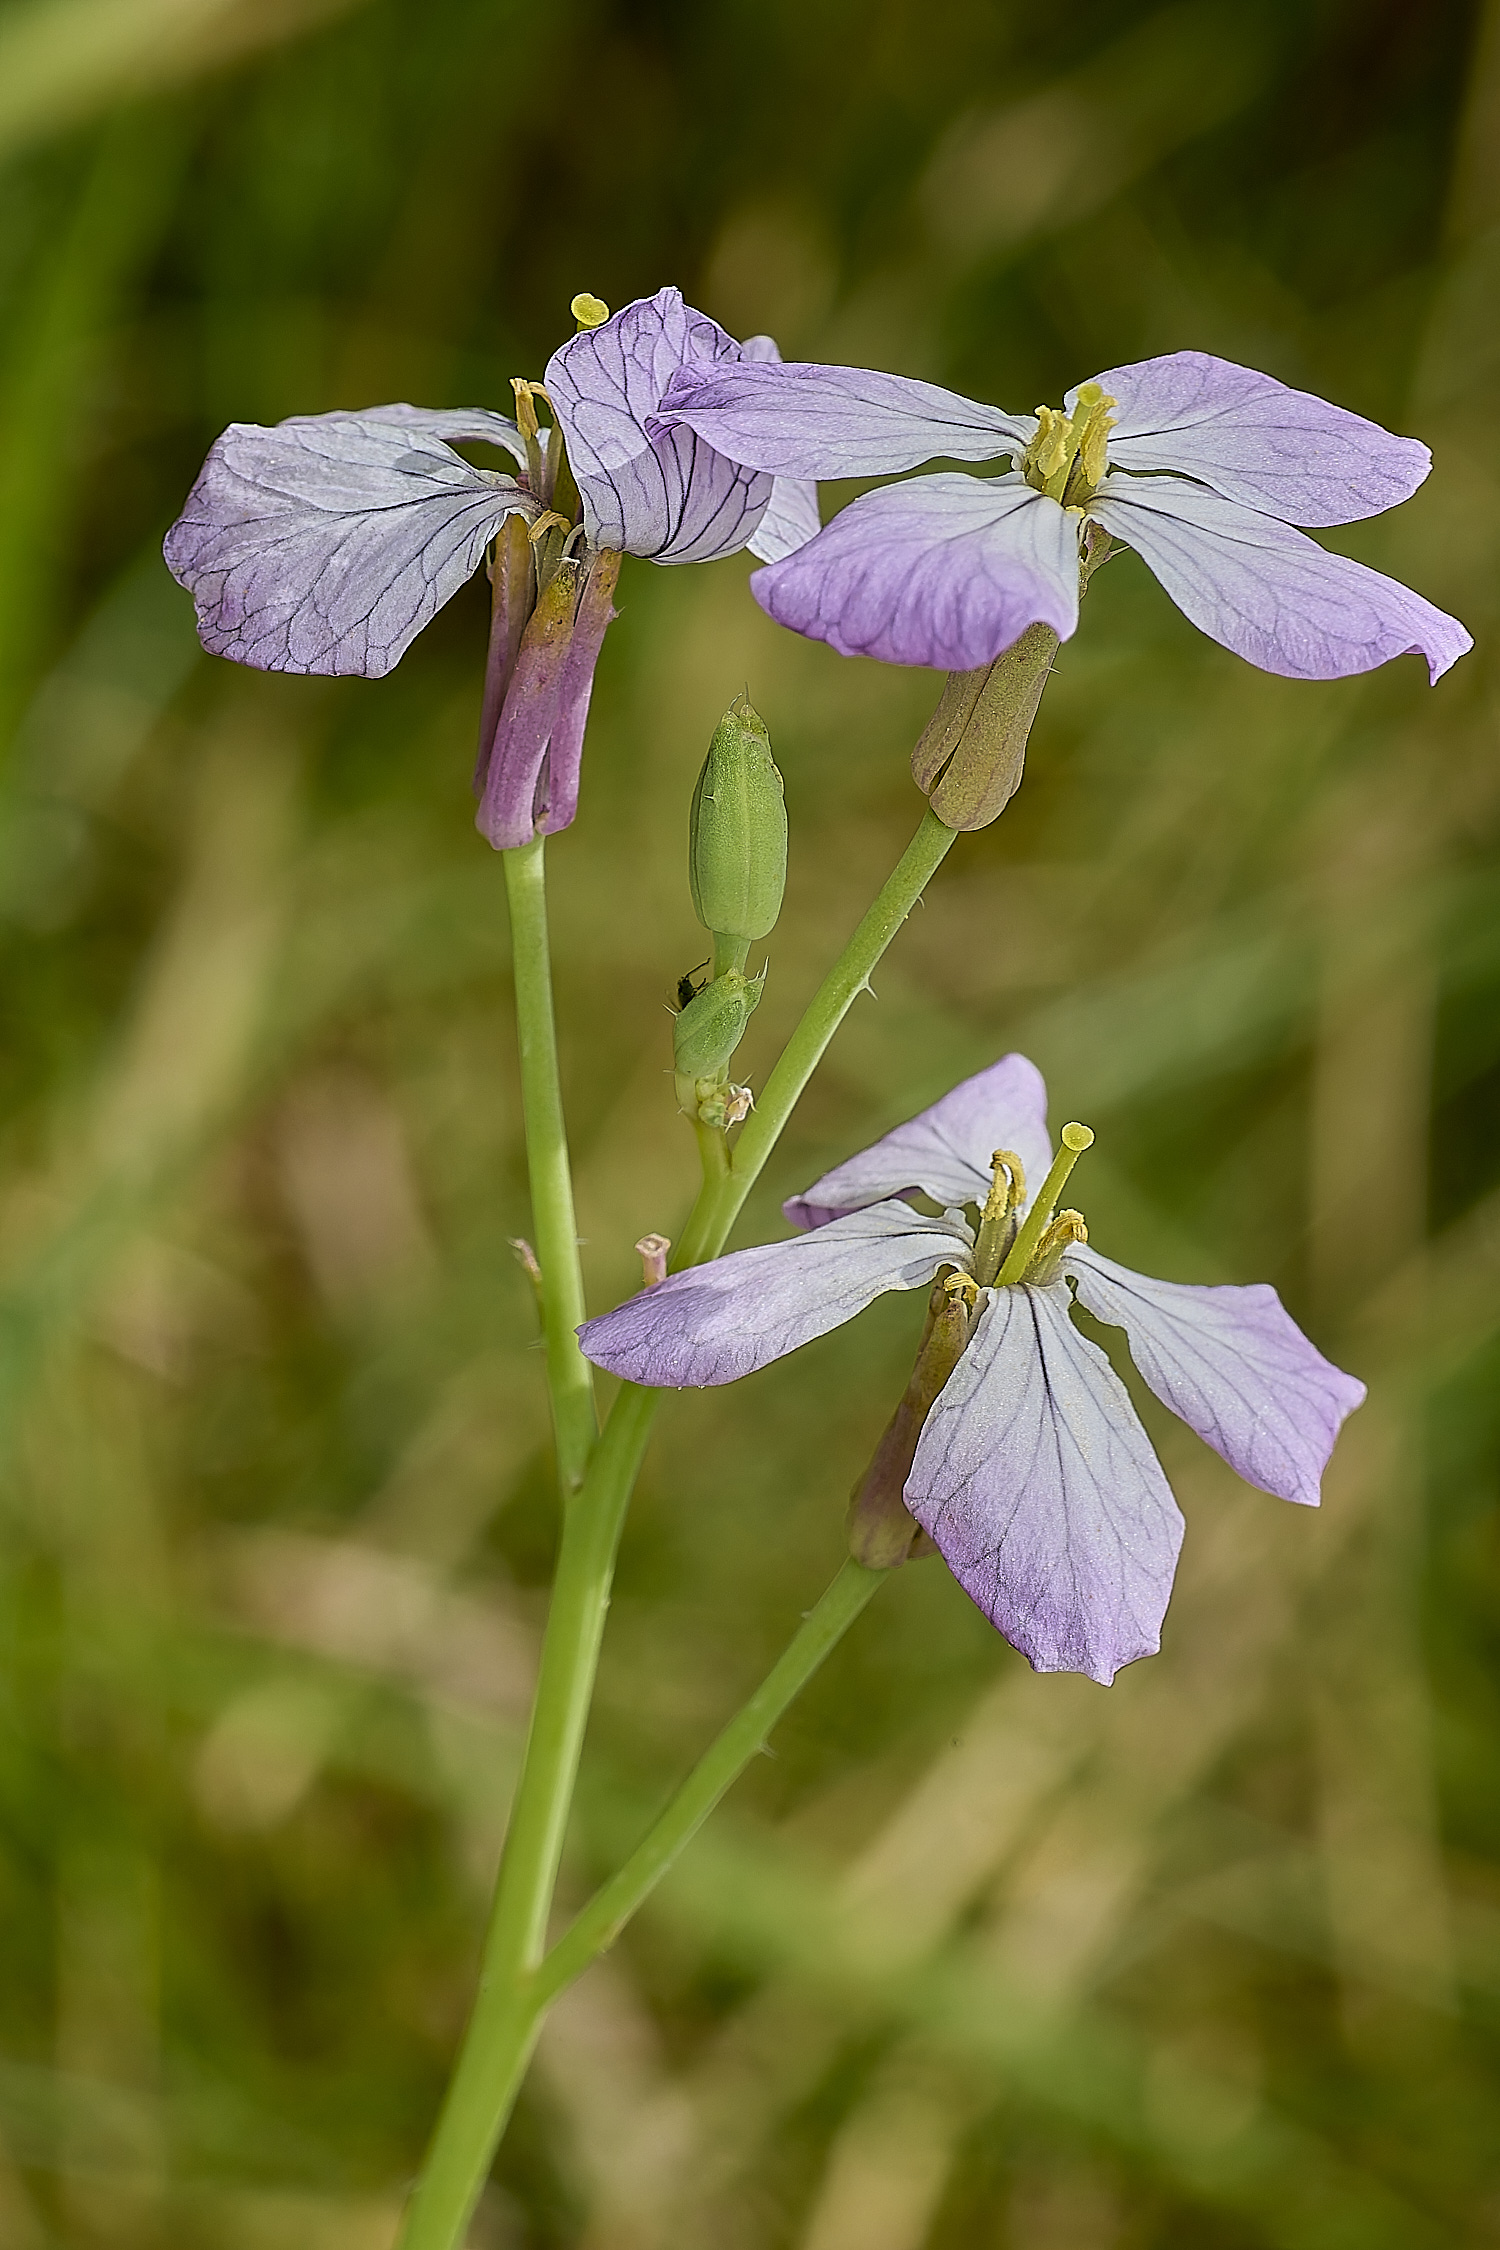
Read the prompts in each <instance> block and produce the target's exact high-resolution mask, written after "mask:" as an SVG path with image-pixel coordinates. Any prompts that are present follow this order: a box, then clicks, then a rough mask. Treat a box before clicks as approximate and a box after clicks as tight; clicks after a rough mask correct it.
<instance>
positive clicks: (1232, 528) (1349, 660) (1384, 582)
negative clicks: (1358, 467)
mask: <svg viewBox="0 0 1500 2250" xmlns="http://www.w3.org/2000/svg"><path fill="white" fill-rule="evenodd" d="M1089 514H1090V515H1091V516H1093V517H1095V518H1096V519H1097V520H1098V522H1100V523H1101V524H1103V526H1104V528H1105V530H1106V531H1109V532H1112V533H1113V534H1114V536H1115V537H1116V538H1117V539H1123V540H1124V541H1125V543H1126V545H1127V546H1130V547H1134V549H1135V550H1136V553H1137V554H1138V555H1139V556H1140V557H1141V559H1142V561H1143V562H1145V563H1146V564H1147V566H1148V567H1149V568H1150V569H1151V570H1152V571H1154V572H1155V574H1156V576H1157V577H1158V578H1159V579H1160V580H1161V583H1162V584H1163V586H1165V588H1166V590H1167V592H1168V593H1169V594H1170V595H1171V597H1172V599H1173V601H1174V602H1175V603H1176V604H1177V606H1178V608H1179V609H1180V610H1181V611H1182V613H1183V615H1184V616H1185V617H1190V618H1191V619H1192V621H1193V623H1194V624H1195V625H1196V626H1198V627H1199V629H1200V630H1201V631H1202V632H1205V633H1207V634H1209V635H1210V637H1211V638H1212V639H1214V640H1216V641H1219V642H1221V643H1222V644H1223V646H1224V647H1225V648H1229V649H1233V650H1234V652H1235V654H1236V655H1237V656H1243V657H1245V658H1246V659H1248V661H1249V662H1250V663H1251V664H1258V665H1259V666H1260V668H1261V670H1262V671H1263V672H1279V673H1281V674H1282V675H1283V676H1284V677H1285V678H1287V679H1292V680H1338V679H1344V678H1346V677H1347V676H1348V675H1349V674H1350V673H1353V672H1369V671H1373V669H1374V668H1375V666H1376V665H1377V664H1385V663H1388V662H1389V661H1390V659H1391V658H1392V657H1393V656H1425V657H1426V659H1427V669H1428V674H1429V677H1430V678H1431V679H1432V680H1434V681H1436V680H1438V679H1440V678H1441V676H1442V674H1443V673H1444V672H1446V671H1447V669H1448V667H1449V666H1450V665H1451V664H1455V663H1456V662H1457V661H1458V659H1459V657H1461V656H1462V655H1463V653H1464V651H1465V649H1469V648H1472V647H1473V645H1474V642H1473V637H1472V635H1471V634H1469V633H1468V632H1466V631H1465V629H1464V627H1463V626H1462V625H1460V624H1459V622H1458V619H1457V618H1456V617H1449V616H1448V615H1447V614H1446V612H1445V611H1443V610H1440V609H1436V608H1434V606H1433V604H1432V603H1431V602H1428V601H1424V600H1423V599H1422V597H1421V595H1420V594H1414V593H1413V592H1412V591H1411V589H1410V587H1407V586H1402V585H1399V584H1398V583H1397V581H1396V580H1395V579H1394V578H1383V577H1382V576H1381V574H1380V572H1379V571H1378V570H1367V569H1366V568H1365V566H1364V564H1363V563H1357V562H1350V561H1349V560H1348V559H1347V557H1346V556H1343V555H1329V554H1325V553H1324V551H1323V549H1322V548H1321V547H1319V546H1318V545H1317V544H1316V542H1315V541H1313V540H1311V539H1308V538H1306V537H1305V536H1304V535H1303V533H1302V532H1300V531H1293V530H1292V529H1291V528H1290V526H1289V525H1287V524H1282V523H1277V522H1275V521H1274V520H1273V519H1272V518H1271V517H1269V516H1263V515H1257V514H1256V513H1255V512H1254V511H1253V510H1252V509H1250V508H1245V507H1242V506H1241V505H1240V504H1239V503H1238V502H1237V501H1234V500H1226V499H1224V498H1222V497H1221V495H1220V494H1218V493H1216V492H1208V491H1206V490H1205V489H1204V487H1203V486H1202V485H1198V484H1189V483H1187V482H1186V481H1185V479H1183V478H1181V477H1166V476H1163V477H1141V478H1132V477H1122V476H1110V477H1107V478H1106V479H1105V481H1104V484H1103V486H1102V487H1101V489H1100V492H1099V495H1098V497H1097V499H1095V500H1093V501H1091V502H1090V504H1089Z"/></svg>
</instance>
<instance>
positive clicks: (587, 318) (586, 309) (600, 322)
mask: <svg viewBox="0 0 1500 2250" xmlns="http://www.w3.org/2000/svg"><path fill="white" fill-rule="evenodd" d="M568 310H569V312H570V313H571V314H572V315H573V318H574V319H575V320H576V321H577V323H578V325H579V327H580V328H602V327H603V326H604V323H605V322H606V321H607V320H608V318H609V307H608V305H607V304H606V303H605V302H604V299H603V298H602V297H591V296H590V295H589V293H588V291H587V290H586V289H583V290H580V291H579V293H578V295H577V296H576V297H575V298H574V299H573V302H572V304H571V305H569V307H568Z"/></svg>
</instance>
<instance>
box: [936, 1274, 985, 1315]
mask: <svg viewBox="0 0 1500 2250" xmlns="http://www.w3.org/2000/svg"><path fill="white" fill-rule="evenodd" d="M943 1288H944V1290H945V1291H946V1292H947V1297H948V1302H949V1304H950V1305H956V1304H957V1303H958V1302H959V1300H960V1298H962V1300H963V1302H964V1303H965V1304H966V1305H967V1306H968V1307H969V1308H970V1310H971V1311H972V1310H973V1308H974V1306H975V1305H977V1304H978V1302H979V1284H978V1282H977V1281H976V1280H975V1279H974V1276H973V1275H972V1274H968V1273H957V1272H954V1273H947V1274H944V1276H943Z"/></svg>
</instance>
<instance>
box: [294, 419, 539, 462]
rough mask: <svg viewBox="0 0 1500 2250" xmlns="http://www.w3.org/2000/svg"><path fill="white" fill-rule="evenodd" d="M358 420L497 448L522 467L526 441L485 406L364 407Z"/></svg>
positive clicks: (509, 422) (457, 442)
mask: <svg viewBox="0 0 1500 2250" xmlns="http://www.w3.org/2000/svg"><path fill="white" fill-rule="evenodd" d="M323 419H324V417H323V416H322V415H316V414H305V415H294V416H293V417H292V421H291V422H290V423H287V422H283V423H282V425H281V427H282V428H283V429H288V428H291V427H293V426H294V425H295V424H297V423H300V422H316V421H322V420H323ZM358 419H359V420H360V421H363V422H395V423H397V424H398V425H399V426H400V427H401V428H403V429H408V430H422V431H425V432H426V434H427V436H428V437H435V438H443V439H445V440H446V441H447V443H448V444H449V445H471V444H472V445H497V446H499V447H500V449H501V451H502V452H504V453H509V454H510V455H511V456H512V457H513V458H514V459H515V460H516V461H518V462H519V463H520V465H521V467H522V468H523V469H524V468H525V466H526V440H525V439H524V438H523V437H522V435H521V433H520V431H519V430H518V429H517V428H516V425H515V423H514V422H512V421H511V420H510V419H509V417H508V416H507V415H504V414H496V413H495V412H494V410H493V409H492V408H491V407H488V406H437V407H432V406H406V405H402V404H399V403H398V404H397V405H395V406H367V407H365V408H363V409H362V411H361V413H360V415H359V417H358Z"/></svg>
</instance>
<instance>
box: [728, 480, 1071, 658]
mask: <svg viewBox="0 0 1500 2250" xmlns="http://www.w3.org/2000/svg"><path fill="white" fill-rule="evenodd" d="M750 589H751V592H752V593H753V594H754V596H755V598H756V600H757V601H758V602H759V603H760V606H761V608H762V609H763V610H765V611H766V612H767V614H768V615H769V616H771V617H774V618H775V620H776V622H777V624H778V625H786V626H789V627H790V628H791V630H792V631H793V632H795V633H806V634H808V635H809V636H810V638H812V639H813V640H818V641H827V642H828V643H829V644H830V646H831V647H833V648H836V649H837V650H838V651H839V653H840V655H841V656H878V657H880V658H882V659H883V660H884V661H885V662H886V663H887V664H931V665H935V666H936V667H937V668H938V669H940V670H942V671H948V672H972V671H974V670H976V669H977V668H978V666H979V665H981V664H988V663H990V662H991V661H992V660H993V659H994V658H995V657H997V656H998V655H999V654H1000V652H1001V650H1002V649H1006V648H1009V647H1010V645H1011V643H1012V641H1014V640H1016V639H1017V638H1018V637H1019V636H1020V635H1021V634H1022V633H1024V632H1025V630H1026V628H1027V626H1028V625H1034V624H1037V623H1038V622H1040V623H1042V624H1045V625H1050V626H1051V627H1052V629H1053V631H1054V632H1055V633H1057V635H1058V636H1059V638H1060V639H1062V640H1067V639H1068V638H1069V636H1070V635H1071V634H1072V632H1073V630H1074V628H1075V627H1076V625H1077V623H1078V527H1077V524H1076V522H1075V520H1074V518H1073V517H1072V516H1070V515H1068V514H1067V513H1065V511H1064V510H1063V509H1062V508H1060V507H1059V506H1058V505H1057V502H1056V501H1055V500H1049V499H1047V498H1046V497H1045V495H1044V494H1042V493H1040V492H1034V491H1033V490H1032V488H1031V486H1030V485H1029V484H1027V483H1026V482H1025V481H1024V480H1023V479H1022V478H1021V477H1019V476H1003V477H968V476H931V477H915V478H913V479H912V481H911V482H910V483H909V484H893V485H887V486H885V487H884V488H883V489H882V490H881V491H879V492H869V493H866V494H865V496H864V498H863V499H862V500H855V501H854V502H852V503H851V505H850V506H849V507H847V508H845V509H844V510H843V512H842V514H840V515H837V516H835V517H834V519H833V521H832V523H831V524H829V525H828V526H827V528H826V529H825V530H823V531H820V532H819V534H818V536H817V538H816V539H813V540H810V541H809V542H808V544H807V545H806V546H805V547H803V548H802V549H801V550H800V551H799V552H798V553H797V554H795V555H792V556H789V557H788V559H787V560H786V561H785V562H779V563H773V564H772V565H771V567H770V568H769V569H768V570H759V571H757V572H756V574H755V576H754V577H753V578H752V579H751V581H750Z"/></svg>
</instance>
